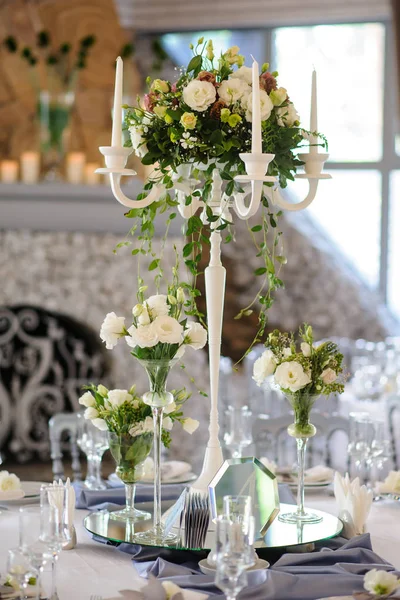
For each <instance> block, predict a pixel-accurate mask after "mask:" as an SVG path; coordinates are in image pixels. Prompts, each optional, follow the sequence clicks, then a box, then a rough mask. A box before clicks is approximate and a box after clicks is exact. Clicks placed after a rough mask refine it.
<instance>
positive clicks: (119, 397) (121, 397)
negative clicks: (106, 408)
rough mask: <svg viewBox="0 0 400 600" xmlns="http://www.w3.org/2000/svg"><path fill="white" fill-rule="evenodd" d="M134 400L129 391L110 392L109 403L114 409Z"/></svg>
mask: <svg viewBox="0 0 400 600" xmlns="http://www.w3.org/2000/svg"><path fill="white" fill-rule="evenodd" d="M132 399H133V398H132V396H131V394H129V393H128V392H127V390H110V391H109V392H108V401H109V403H110V404H111V406H113V407H114V408H116V407H117V406H121V404H123V403H124V402H130V401H131V400H132Z"/></svg>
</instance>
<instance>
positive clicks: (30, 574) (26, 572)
mask: <svg viewBox="0 0 400 600" xmlns="http://www.w3.org/2000/svg"><path fill="white" fill-rule="evenodd" d="M7 573H8V574H9V575H11V577H13V578H14V579H15V580H16V581H17V583H18V585H19V587H20V589H21V590H22V593H21V600H27V598H28V595H27V587H28V584H29V580H30V579H32V578H35V579H36V578H37V573H36V571H35V570H34V569H33V567H32V564H31V562H30V560H29V557H28V556H27V555H26V554H25V553H24V552H22V551H21V550H20V549H19V548H15V549H12V550H9V551H8V559H7Z"/></svg>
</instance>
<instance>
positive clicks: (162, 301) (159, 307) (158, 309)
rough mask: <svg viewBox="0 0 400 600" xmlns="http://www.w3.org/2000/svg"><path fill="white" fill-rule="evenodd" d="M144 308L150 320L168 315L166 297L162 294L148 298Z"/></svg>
mask: <svg viewBox="0 0 400 600" xmlns="http://www.w3.org/2000/svg"><path fill="white" fill-rule="evenodd" d="M144 304H145V306H146V308H147V310H148V311H149V313H150V316H151V318H152V319H155V318H156V317H163V316H164V315H167V314H168V313H169V306H168V304H167V296H165V295H164V294H156V295H155V296H150V298H148V299H147V300H146V301H145V303H144Z"/></svg>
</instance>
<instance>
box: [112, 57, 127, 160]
mask: <svg viewBox="0 0 400 600" xmlns="http://www.w3.org/2000/svg"><path fill="white" fill-rule="evenodd" d="M123 71H124V63H123V62H122V58H121V57H120V56H118V58H117V67H116V69H115V88H114V108H113V124H112V135H111V146H118V147H119V148H120V147H121V146H122V81H123Z"/></svg>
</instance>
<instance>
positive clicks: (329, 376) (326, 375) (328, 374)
mask: <svg viewBox="0 0 400 600" xmlns="http://www.w3.org/2000/svg"><path fill="white" fill-rule="evenodd" d="M336 377H337V373H336V371H334V370H333V369H325V370H324V371H322V373H321V379H322V381H323V382H324V383H325V384H326V385H329V384H330V383H333V382H334V381H335V380H336Z"/></svg>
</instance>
